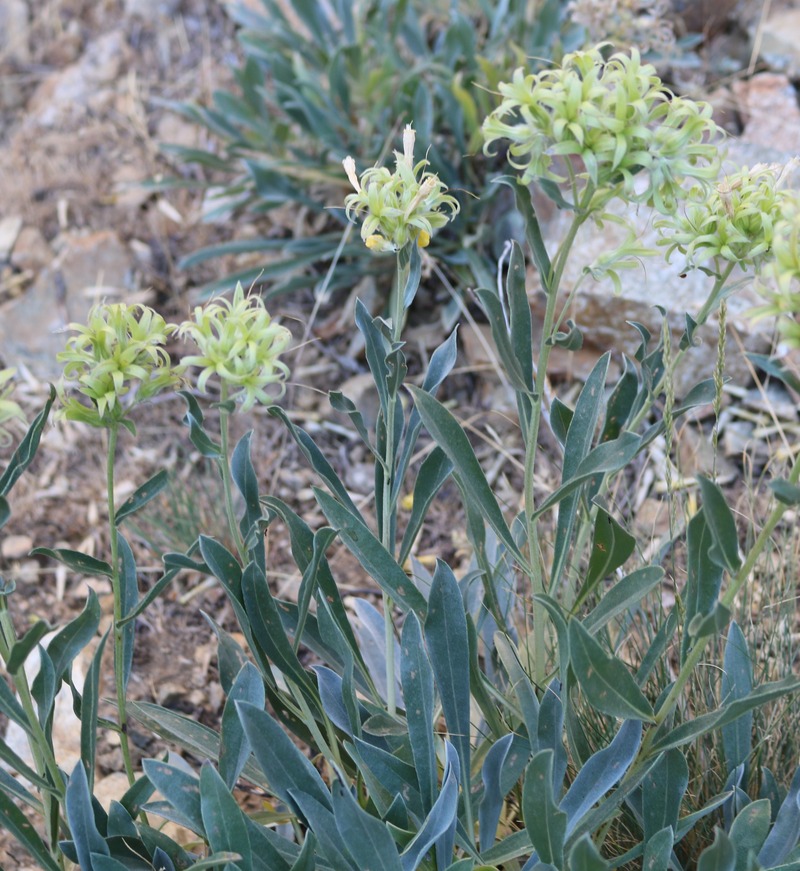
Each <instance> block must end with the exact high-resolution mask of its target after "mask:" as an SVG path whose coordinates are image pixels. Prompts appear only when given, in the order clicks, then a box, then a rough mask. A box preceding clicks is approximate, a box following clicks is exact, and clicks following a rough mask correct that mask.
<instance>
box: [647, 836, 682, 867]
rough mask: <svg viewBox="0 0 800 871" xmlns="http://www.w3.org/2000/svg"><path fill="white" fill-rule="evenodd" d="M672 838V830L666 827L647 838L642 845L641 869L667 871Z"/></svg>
mask: <svg viewBox="0 0 800 871" xmlns="http://www.w3.org/2000/svg"><path fill="white" fill-rule="evenodd" d="M674 837H675V836H674V833H673V831H672V829H671V828H670V827H669V826H667V827H666V828H664V829H661V831H660V832H656V833H655V835H653V836H652V837H651V838H649V839H648V840H647V841H646V843H645V845H644V860H643V861H642V868H646V869H647V871H669V862H670V859H671V858H672V845H673V841H674Z"/></svg>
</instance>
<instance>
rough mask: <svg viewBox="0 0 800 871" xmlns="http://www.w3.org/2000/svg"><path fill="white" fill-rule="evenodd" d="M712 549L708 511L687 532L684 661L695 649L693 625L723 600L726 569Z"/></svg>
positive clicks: (700, 512)
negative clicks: (724, 569) (693, 648)
mask: <svg viewBox="0 0 800 871" xmlns="http://www.w3.org/2000/svg"><path fill="white" fill-rule="evenodd" d="M712 545H713V537H712V533H711V530H710V528H709V526H708V523H707V522H706V517H705V508H702V509H701V510H700V511H698V512H697V514H695V516H694V517H693V518H692V519H691V520H690V521H689V525H688V526H687V528H686V551H687V567H686V587H685V590H684V594H683V601H684V606H685V608H686V618H685V621H684V634H683V640H682V642H681V661H683V660H685V659H686V656H687V655H688V653H689V650H690V649H691V642H692V638H691V636H690V635H689V624H690V623H691V622H692V620H693V619H694V618H695V617H696V616H697V615H700V616H701V617H705V616H706V615H708V614H710V613H711V612H712V611H713V609H714V605H715V604H716V602H717V597H718V596H719V590H720V586H721V584H722V568H721V567H720V566H719V565H717V564H716V563H715V562H713V561H712V560H711V557H710V551H711V547H712Z"/></svg>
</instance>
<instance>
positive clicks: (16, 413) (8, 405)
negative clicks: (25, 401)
mask: <svg viewBox="0 0 800 871" xmlns="http://www.w3.org/2000/svg"><path fill="white" fill-rule="evenodd" d="M16 371H17V370H16V369H0V444H3V445H5V444H8V442H9V441H10V439H11V437H10V436H9V434H8V432H7V431H6V429H5V427H4V426H3V425H4V424H5V423H7V422H8V421H10V420H13V419H14V418H18V419H20V420H25V415H24V414H23V413H22V409H21V408H20V407H19V405H17V403H16V402H14V400H13V399H10V398H9V397H10V396H11V394H12V393H13V392H14V384H13V382H11V379H12V378H13V377H14V375H15V374H16ZM9 382H11V383H9Z"/></svg>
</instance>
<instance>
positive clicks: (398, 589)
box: [314, 488, 427, 619]
mask: <svg viewBox="0 0 800 871" xmlns="http://www.w3.org/2000/svg"><path fill="white" fill-rule="evenodd" d="M314 494H315V496H316V498H317V502H319V505H320V507H321V508H322V510H323V512H324V513H325V516H326V517H327V518H328V522H329V523H330V524H331V526H332V527H333V528H334V529H335V530H336V531H337V532H338V533H339V536H340V538H341V539H342V541H343V542H344V543H345V544H346V545H347V547H348V549H349V550H350V551H351V552H352V553H353V555H354V556H355V557H356V559H358V561H359V562H360V563H361V565H362V566H363V567H364V569H365V571H366V572H367V573H368V574H369V575H370V577H372V578H373V579H374V580H375V581H376V582H377V583H378V584H380V586H381V589H383V591H384V592H385V593H387V594H388V595H389V596H391V597H392V599H393V600H394V601H395V602H397V603H398V604H400V605H402V606H403V607H404V608H405V609H406V610H408V611H413V612H414V613H415V614H416V615H417V616H418V617H419V618H420V619H424V618H425V612H426V610H427V604H426V602H425V599H424V598H423V596H422V593H420V592H419V590H418V589H417V588H416V587H415V586H414V584H413V583H412V582H411V579H410V578H409V577H408V576H407V575H406V573H405V572H404V571H403V569H402V568H401V567H400V566H399V564H398V563H397V561H396V560H394V559H393V558H392V556H391V554H390V553H389V551H387V550H386V548H385V547H384V546H383V545H382V544H381V543H380V541H379V540H378V539H377V538H376V537H375V536H374V535H373V533H372V531H371V530H370V528H369V527H368V526H367V525H366V524H365V523H364V522H363V521H362V520H360V519H359V517H358V515H355V514H353V513H351V512H350V511H348V509H347V508H346V507H345V506H344V505H342V504H340V503H339V502H337V501H336V500H335V499H334V498H333V497H332V496H329V495H328V494H327V493H324V492H323V491H322V490H318V489H316V488H315V489H314Z"/></svg>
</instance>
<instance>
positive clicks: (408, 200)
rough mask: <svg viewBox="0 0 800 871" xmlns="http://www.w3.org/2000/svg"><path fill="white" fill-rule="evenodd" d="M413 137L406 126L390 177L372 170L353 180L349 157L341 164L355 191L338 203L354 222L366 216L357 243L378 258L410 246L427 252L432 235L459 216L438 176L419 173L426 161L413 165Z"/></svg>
mask: <svg viewBox="0 0 800 871" xmlns="http://www.w3.org/2000/svg"><path fill="white" fill-rule="evenodd" d="M415 138H416V134H415V132H414V129H413V128H412V127H411V126H410V125H406V128H405V131H404V132H403V153H402V154H399V153H398V152H395V171H394V172H389V170H388V169H387V168H386V167H383V166H374V167H372V168H371V169H368V170H366V171H365V172H364V173H362V175H361V179H360V180H359V177H358V175H357V174H356V164H355V161H354V160H353V158H352V157H346V158H345V159H344V160H343V161H342V163H343V165H344V169H345V172H346V173H347V178H348V179H349V180H350V184H352V186H353V188H354V189H355V193H352V194H350V195H349V196H348V197H346V198H345V201H344V205H345V209H346V212H347V217H348V218H349V219H350V220H351V221H355V218H356V216H357V215H361V214H366V218H365V219H364V223H363V224H362V226H361V238H362V239H363V240H364V244H365V245H366V246H367V248H369V249H370V250H371V251H374V252H376V253H379V254H380V253H383V252H386V251H399V250H400V249H401V248H403V247H404V246H405V245H407V244H408V243H409V242H413V241H416V242H417V244H418V245H419V246H420V247H422V248H425V247H427V245H428V244H429V243H430V239H431V236H432V235H433V231H434V230H438V229H440V228H441V227H443V226H444V225H445V224H446V223H447V222H448V221H451V220H452V219H453V218H454V217H455V216H456V214H457V213H458V211H459V205H458V201H457V200H456V199H455V197H452V196H450V195H449V194H448V193H446V191H447V187H446V186H445V185H444V184H443V183H442V182H441V181H440V180H439V176H437V175H436V174H435V173H432V172H426V171H425V167H426V166H428V161H427V160H420V161H419V162H418V163H416V164H415V163H414V142H415ZM420 173H421V174H420Z"/></svg>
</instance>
